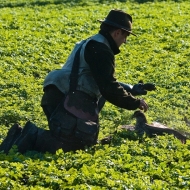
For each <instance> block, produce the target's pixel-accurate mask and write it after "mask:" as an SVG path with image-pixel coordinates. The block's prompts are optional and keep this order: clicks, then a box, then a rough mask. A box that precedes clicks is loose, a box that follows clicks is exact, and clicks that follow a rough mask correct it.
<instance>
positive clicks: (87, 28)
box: [0, 0, 190, 190]
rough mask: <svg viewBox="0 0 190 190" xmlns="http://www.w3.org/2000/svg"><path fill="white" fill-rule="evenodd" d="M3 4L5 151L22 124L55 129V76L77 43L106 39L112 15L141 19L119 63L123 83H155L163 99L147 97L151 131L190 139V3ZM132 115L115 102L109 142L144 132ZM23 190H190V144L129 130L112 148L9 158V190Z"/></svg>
mask: <svg viewBox="0 0 190 190" xmlns="http://www.w3.org/2000/svg"><path fill="white" fill-rule="evenodd" d="M0 2H1V3H0V4H1V6H0V7H1V8H0V41H1V45H0V58H1V59H0V64H1V69H0V74H1V80H0V102H1V104H0V106H1V109H0V124H1V128H0V142H2V141H3V139H4V138H5V136H6V133H7V131H8V129H9V128H10V127H11V125H12V124H13V123H15V122H18V123H20V125H21V126H24V124H25V123H26V121H27V120H31V121H32V122H34V123H35V124H36V125H38V126H39V127H42V128H47V121H46V118H45V115H44V114H43V112H42V109H41V107H40V100H41V96H42V93H43V90H42V84H43V80H44V78H45V76H46V75H47V73H48V72H49V71H51V70H53V69H57V68H60V67H61V66H62V65H63V64H64V63H65V61H66V59H67V56H68V55H69V53H70V52H71V50H72V48H73V46H74V44H75V43H76V42H77V41H80V40H81V39H83V38H87V37H89V36H90V35H93V34H96V32H97V31H98V30H99V22H97V19H103V18H104V17H105V16H106V15H107V13H108V12H109V10H110V9H112V8H117V9H122V10H124V11H126V12H129V13H130V14H131V15H133V31H134V33H136V34H137V35H138V37H137V38H135V37H132V36H131V37H130V38H129V40H128V43H127V44H126V45H124V46H122V48H121V53H120V54H119V55H117V56H116V63H117V66H116V76H117V78H118V80H119V81H123V82H126V83H130V84H135V83H137V82H138V81H139V80H141V79H143V80H144V82H154V83H155V84H156V85H157V91H155V92H150V93H149V94H148V95H146V96H144V97H143V98H144V99H145V100H146V101H147V102H148V104H149V111H148V112H147V113H146V116H147V118H148V120H149V122H151V121H159V122H161V123H164V124H166V125H168V126H169V127H171V128H174V129H177V130H180V131H186V132H190V129H189V127H188V126H187V125H186V123H185V121H184V116H187V118H189V119H190V109H189V108H188V106H189V105H188V104H189V100H190V83H189V78H190V74H189V69H190V63H189V60H190V59H189V57H190V53H189V50H190V39H189V33H190V27H189V20H190V15H189V9H190V3H189V2H188V1H186V2H185V1H181V2H179V1H178V2H174V1H167V2H159V1H158V2H147V3H143V4H139V3H138V1H135V0H134V1H133V2H132V1H130V2H127V3H126V1H120V2H119V1H118V2H116V1H101V2H100V1H94V2H93V1H88V2H85V1H71V2H67V3H66V1H45V0H44V1H32V0H31V1H30V0H28V1H26V0H25V1H24V0H22V1H21V0H20V1H11V0H9V1H0ZM141 2H142V1H141ZM144 2H146V1H144ZM132 114H133V112H132V111H127V110H124V109H120V108H117V107H115V106H113V105H111V104H110V103H108V102H107V103H106V105H105V107H104V109H103V110H102V112H101V115H100V123H101V131H100V138H102V137H104V136H105V135H109V134H110V133H113V132H114V131H115V130H116V128H117V127H119V126H120V125H122V124H134V122H135V121H134V120H131V115H132ZM15 148H16V147H15ZM18 188H22V189H46V188H47V189H96V190H97V189H156V190H157V189H190V141H189V140H188V141H187V144H185V145H183V144H181V143H180V141H178V140H177V139H174V138H173V137H172V136H165V137H157V138H155V139H149V138H146V137H144V138H143V139H139V138H138V137H137V136H136V135H135V134H133V133H130V132H125V131H119V132H118V133H117V134H115V136H114V139H113V142H112V143H111V144H110V146H108V145H106V146H100V145H97V146H95V147H92V148H91V149H87V150H86V151H78V152H77V153H72V152H71V153H66V154H65V153H63V152H62V151H58V152H57V154H56V155H51V154H48V153H47V154H39V153H37V152H28V153H27V154H26V155H20V154H19V153H17V151H16V149H12V151H11V152H10V154H8V155H5V154H3V153H0V189H18Z"/></svg>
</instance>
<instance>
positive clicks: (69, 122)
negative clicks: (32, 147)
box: [49, 91, 99, 144]
mask: <svg viewBox="0 0 190 190" xmlns="http://www.w3.org/2000/svg"><path fill="white" fill-rule="evenodd" d="M49 125H50V129H51V130H52V131H53V132H54V134H56V135H58V134H59V136H69V135H75V136H76V137H77V138H78V139H80V140H81V141H84V142H85V143H87V144H88V143H90V144H94V143H95V142H96V140H97V136H98V133H99V124H98V107H97V101H96V99H93V98H92V97H90V96H89V95H88V94H86V93H84V92H82V91H74V92H69V93H68V94H67V96H66V98H65V99H64V100H63V101H62V102H61V103H60V104H59V105H58V107H57V108H56V110H55V111H54V113H53V114H52V116H51V118H50V121H49Z"/></svg>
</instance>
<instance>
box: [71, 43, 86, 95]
mask: <svg viewBox="0 0 190 190" xmlns="http://www.w3.org/2000/svg"><path fill="white" fill-rule="evenodd" d="M85 42H86V40H84V41H83V42H82V43H81V45H80V47H79V48H78V50H77V51H76V54H75V58H74V61H73V66H72V70H71V74H70V83H69V85H70V88H69V91H75V90H76V88H77V82H78V70H79V64H80V50H81V48H82V45H83V44H84V43H85Z"/></svg>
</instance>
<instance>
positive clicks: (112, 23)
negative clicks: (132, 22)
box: [97, 19, 137, 36]
mask: <svg viewBox="0 0 190 190" xmlns="http://www.w3.org/2000/svg"><path fill="white" fill-rule="evenodd" d="M97 21H99V22H102V23H105V24H108V25H111V26H115V27H117V28H120V29H122V30H125V31H127V32H129V33H130V34H132V35H134V36H137V35H136V34H134V33H133V32H131V31H130V29H129V28H125V27H123V26H121V25H119V24H116V23H114V22H111V21H108V20H99V19H98V20H97Z"/></svg>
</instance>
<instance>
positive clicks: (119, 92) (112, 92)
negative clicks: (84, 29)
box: [85, 41, 145, 110]
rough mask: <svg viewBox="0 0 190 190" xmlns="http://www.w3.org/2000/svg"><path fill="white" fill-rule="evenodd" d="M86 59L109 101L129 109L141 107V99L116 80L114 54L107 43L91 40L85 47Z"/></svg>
mask: <svg viewBox="0 0 190 190" xmlns="http://www.w3.org/2000/svg"><path fill="white" fill-rule="evenodd" d="M85 60H86V62H87V63H88V64H89V67H90V69H91V72H92V75H93V77H94V79H95V81H96V83H97V85H98V87H99V90H100V92H101V94H102V96H103V97H104V98H105V99H106V100H107V101H109V102H110V103H112V104H114V105H116V106H118V107H121V108H125V109H128V110H135V109H137V108H139V106H140V105H141V100H139V99H136V98H135V97H133V96H132V95H131V93H127V91H125V90H124V88H123V87H122V86H121V85H120V84H119V83H118V82H117V81H116V78H115V77H114V72H115V68H114V67H115V63H114V55H113V53H112V51H111V50H110V49H109V48H108V47H107V46H106V45H105V44H102V43H99V42H96V41H90V42H89V43H88V44H87V46H86V49H85ZM144 106H145V105H144Z"/></svg>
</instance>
